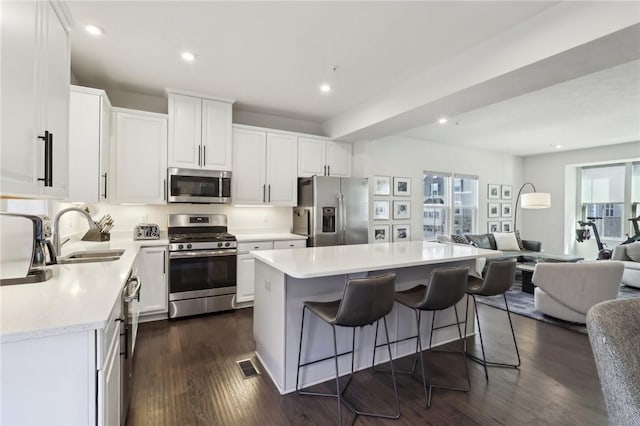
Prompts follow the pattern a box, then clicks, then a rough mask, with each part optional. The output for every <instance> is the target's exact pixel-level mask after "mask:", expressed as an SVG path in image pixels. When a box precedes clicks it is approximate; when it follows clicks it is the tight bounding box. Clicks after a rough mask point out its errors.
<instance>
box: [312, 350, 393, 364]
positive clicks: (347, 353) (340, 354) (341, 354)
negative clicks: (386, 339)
mask: <svg viewBox="0 0 640 426" xmlns="http://www.w3.org/2000/svg"><path fill="white" fill-rule="evenodd" d="M385 346H386V345H385ZM351 353H353V351H347V352H342V353H339V354H338V355H337V356H344V355H349V354H351ZM333 358H334V356H333V355H331V356H328V357H326V358H322V359H316V360H315V361H309V362H305V363H304V364H300V367H306V366H307V365H312V364H317V363H319V362H322V361H326V360H328V359H333Z"/></svg>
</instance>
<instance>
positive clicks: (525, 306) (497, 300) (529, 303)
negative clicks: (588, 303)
mask: <svg viewBox="0 0 640 426" xmlns="http://www.w3.org/2000/svg"><path fill="white" fill-rule="evenodd" d="M506 296H507V301H508V302H509V310H510V311H511V312H512V313H514V314H518V315H522V316H525V317H529V318H533V319H536V320H538V321H543V322H546V323H549V324H554V325H558V326H560V327H564V328H568V329H570V330H573V331H577V332H579V333H584V334H587V328H586V327H585V325H584V324H576V323H573V322H567V321H563V320H560V319H557V318H553V317H550V316H547V315H544V314H543V313H541V312H539V311H536V310H535V308H534V303H533V294H529V293H524V292H523V291H522V284H521V282H520V281H517V280H516V282H515V283H514V284H513V286H512V287H511V288H510V289H509V290H507V294H506ZM633 297H640V290H639V289H636V288H633V287H627V286H625V285H622V286H620V291H619V293H618V299H630V298H633ZM476 299H477V301H478V303H483V304H485V305H489V306H493V307H494V308H498V309H502V310H503V311H504V310H506V308H505V306H504V299H503V298H502V296H490V297H485V296H476Z"/></svg>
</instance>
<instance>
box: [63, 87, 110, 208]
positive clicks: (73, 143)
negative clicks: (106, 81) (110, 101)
mask: <svg viewBox="0 0 640 426" xmlns="http://www.w3.org/2000/svg"><path fill="white" fill-rule="evenodd" d="M101 103H102V97H101V96H99V95H92V94H89V93H81V92H77V91H72V92H71V99H70V104H69V197H68V200H69V201H72V202H73V201H82V202H85V203H97V202H98V201H99V198H98V197H99V194H100V183H101V181H102V179H101V177H100V175H99V168H98V167H99V164H100V118H101V114H100V108H101Z"/></svg>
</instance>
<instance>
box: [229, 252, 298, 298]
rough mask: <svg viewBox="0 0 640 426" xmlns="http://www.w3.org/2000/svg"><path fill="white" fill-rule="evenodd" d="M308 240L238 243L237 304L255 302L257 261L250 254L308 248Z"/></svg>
mask: <svg viewBox="0 0 640 426" xmlns="http://www.w3.org/2000/svg"><path fill="white" fill-rule="evenodd" d="M306 246H307V241H306V240H277V241H273V240H264V241H249V242H242V243H238V263H237V267H238V268H237V276H236V302H238V303H247V306H249V303H248V302H253V292H254V289H255V282H256V274H255V259H254V257H253V256H251V255H250V254H249V252H250V251H257V250H280V249H289V248H300V247H306Z"/></svg>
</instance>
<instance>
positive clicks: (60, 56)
mask: <svg viewBox="0 0 640 426" xmlns="http://www.w3.org/2000/svg"><path fill="white" fill-rule="evenodd" d="M41 4H42V5H43V6H46V13H45V16H46V20H45V25H46V31H45V35H46V55H44V57H45V58H46V71H45V76H46V78H45V80H44V81H45V91H44V93H45V99H46V102H45V105H46V110H45V112H44V113H45V123H44V125H43V126H42V127H41V128H39V129H38V130H40V131H42V132H44V131H45V130H48V131H49V133H51V134H52V138H53V154H52V155H53V186H52V187H45V188H44V195H47V196H53V197H66V196H67V195H68V192H69V186H68V183H69V182H68V180H69V175H68V164H69V163H68V161H69V158H68V152H69V82H70V80H71V75H70V74H71V59H70V54H71V50H70V47H69V33H68V32H67V29H66V27H65V25H64V24H63V23H62V21H61V20H60V18H59V17H58V14H57V13H56V11H55V9H54V8H53V6H52V4H51V3H50V2H43V3H41Z"/></svg>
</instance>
